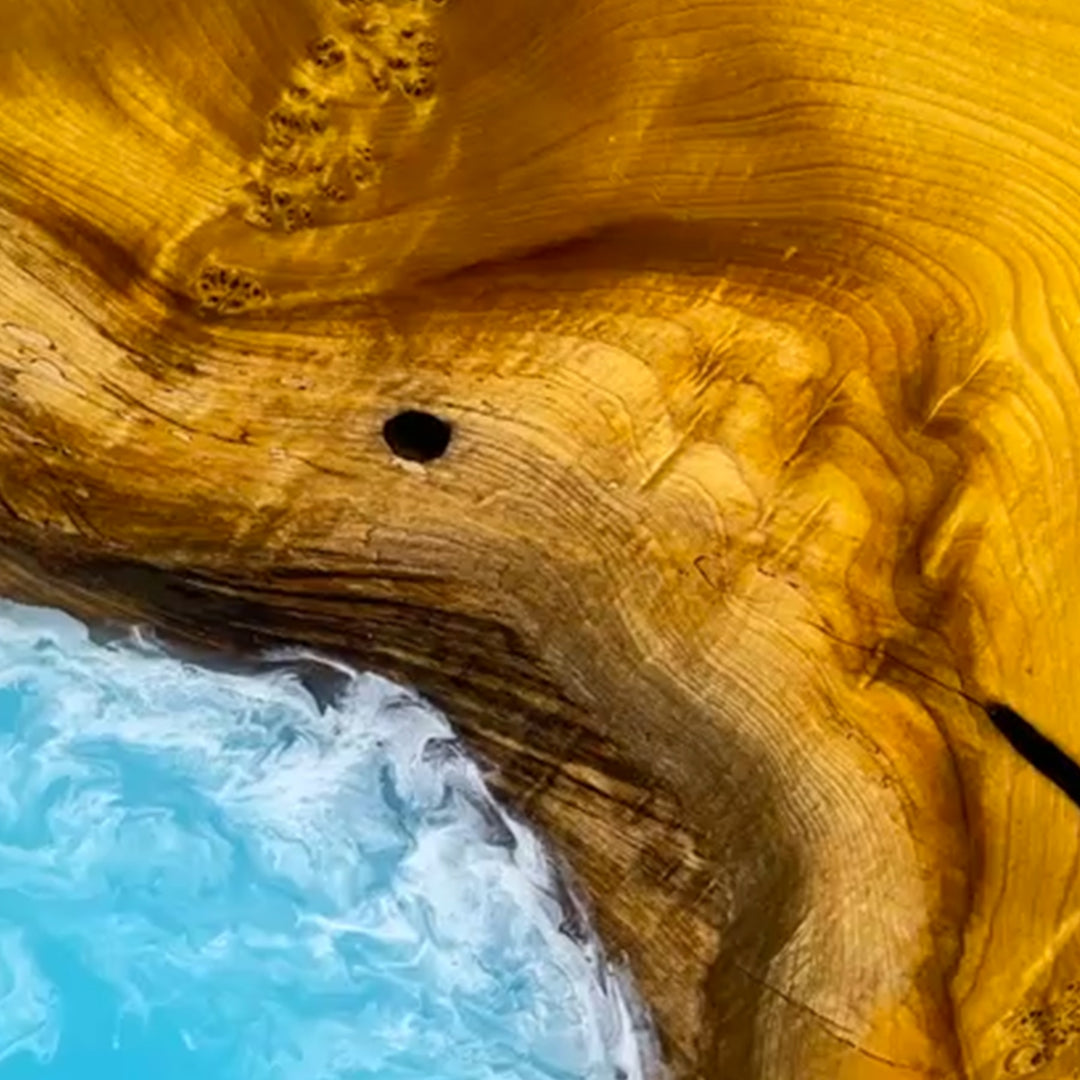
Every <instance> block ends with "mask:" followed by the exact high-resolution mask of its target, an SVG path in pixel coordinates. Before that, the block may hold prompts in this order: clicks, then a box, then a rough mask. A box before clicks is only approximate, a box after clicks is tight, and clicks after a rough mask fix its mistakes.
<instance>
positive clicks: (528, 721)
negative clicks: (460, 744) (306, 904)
mask: <svg viewBox="0 0 1080 1080" xmlns="http://www.w3.org/2000/svg"><path fill="white" fill-rule="evenodd" d="M0 102H2V105H3V108H2V109H0V539H2V541H3V544H2V547H0V591H3V592H5V593H8V594H11V595H18V596H20V597H23V598H27V599H33V600H37V601H46V602H51V603H56V604H60V605H61V606H64V607H66V608H68V609H69V610H72V611H74V612H76V613H78V614H81V615H84V616H93V617H96V618H103V617H108V618H120V619H129V618H137V619H140V620H149V621H151V622H152V623H154V624H155V625H158V626H160V627H162V628H164V629H165V630H167V631H168V632H169V633H170V634H171V635H173V636H174V638H175V639H176V640H177V641H184V642H187V643H188V644H189V645H194V646H197V647H198V648H200V649H203V648H205V647H207V646H210V647H213V648H229V649H232V650H234V651H236V652H237V654H239V653H250V652H251V651H253V650H256V649H258V648H259V647H261V646H262V645H265V644H267V643H272V642H275V641H282V640H288V641H302V642H307V643H310V644H313V645H316V646H318V647H321V648H324V649H329V650H333V651H337V652H341V653H343V654H345V655H347V656H349V657H350V658H352V659H354V660H356V661H357V662H359V663H362V664H364V665H369V666H374V667H376V668H378V669H379V670H381V671H385V672H387V673H390V674H392V675H395V676H397V677H399V678H402V679H406V680H408V681H410V682H412V683H414V684H416V685H417V686H419V687H420V688H421V689H423V690H424V691H425V692H427V693H429V694H430V695H432V696H433V697H434V698H435V700H437V701H438V702H439V703H440V704H442V705H444V706H445V707H446V708H447V709H448V710H449V711H450V712H451V715H452V716H453V717H454V719H455V720H456V721H457V722H458V724H459V726H460V727H461V729H462V730H463V732H464V733H465V734H466V736H467V737H468V738H469V739H470V741H471V742H472V745H473V746H474V747H475V748H476V749H477V750H478V752H480V753H481V754H482V755H483V756H484V758H485V759H486V760H487V761H489V762H490V763H492V765H493V767H494V768H495V770H496V775H497V783H498V784H499V786H500V788H501V790H502V791H503V792H504V793H505V794H506V795H507V796H508V797H509V798H510V799H511V800H512V801H513V802H514V804H515V805H517V806H518V807H519V808H521V809H522V810H523V811H524V812H526V813H527V814H528V815H529V816H530V817H531V818H532V819H533V820H534V821H536V822H538V823H540V824H541V825H542V826H543V827H544V828H545V829H546V830H547V831H548V832H549V833H550V834H551V835H552V836H553V837H554V839H555V840H556V841H557V843H558V844H559V846H560V848H561V850H562V851H563V852H564V854H565V856H566V858H567V859H568V860H569V862H570V863H571V865H572V867H573V869H574V871H575V872H576V874H577V876H578V878H579V879H580V880H581V881H582V882H583V884H584V885H585V887H586V888H587V890H588V892H589V894H590V896H591V898H592V902H593V904H594V907H595V909H596V911H597V915H598V919H599V922H600V926H601V928H602V931H603V933H604V935H605V937H606V939H607V941H608V942H609V944H610V945H611V947H612V949H613V951H615V952H616V953H619V954H621V955H625V956H626V958H627V959H628V962H629V964H630V966H631V968H632V970H633V972H634V974H635V976H636V978H637V981H638V984H639V986H640V987H641V989H642V991H643V993H644V995H645V997H646V998H647V1000H648V1002H649V1003H650V1005H651V1006H652V1008H653V1010H654V1014H655V1016H656V1019H657V1022H658V1025H659V1027H660V1030H661V1035H662V1038H663V1043H664V1048H665V1054H666V1057H667V1059H668V1062H669V1064H670V1066H671V1068H672V1070H673V1072H674V1074H675V1075H676V1076H679V1077H694V1078H702V1080H715V1078H721V1077H723V1078H734V1080H744V1078H745V1080H757V1078H761V1080H789V1078H790V1080H818V1078H821V1080H832V1078H840V1080H894V1078H895V1080H901V1078H906V1077H928V1078H929V1077H940V1078H943V1080H944V1078H949V1080H952V1078H957V1080H959V1078H966V1080H997V1078H1004V1077H1015V1076H1032V1077H1038V1078H1046V1080H1058V1078H1061V1080H1066V1078H1070V1077H1075V1076H1078V1075H1080V1039H1078V1038H1077V1035H1078V1033H1080V949H1078V939H1077V929H1078V927H1080V827H1078V826H1080V818H1078V814H1080V811H1078V809H1077V807H1076V806H1074V805H1073V804H1072V803H1070V802H1069V801H1068V799H1067V798H1066V797H1065V796H1064V795H1063V794H1062V793H1061V792H1060V791H1058V790H1057V789H1056V788H1055V787H1054V786H1052V785H1051V784H1050V783H1048V782H1047V781H1046V780H1045V779H1044V778H1043V777H1042V776H1040V775H1039V774H1038V773H1037V772H1036V771H1035V770H1034V769H1033V768H1032V767H1031V766H1030V765H1029V764H1028V763H1027V762H1026V761H1024V760H1023V759H1022V758H1021V757H1020V756H1019V755H1017V754H1016V753H1015V752H1014V751H1012V750H1011V749H1010V748H1009V746H1008V745H1007V744H1006V743H1005V741H1004V740H1003V739H1002V737H1001V736H1000V735H999V734H998V733H997V731H996V730H995V729H994V727H993V726H992V725H991V724H990V722H989V721H988V719H987V716H986V714H985V713H984V712H983V711H982V710H981V709H980V708H978V707H977V706H976V705H975V704H974V702H979V701H987V700H998V701H1003V702H1006V703H1008V704H1009V705H1011V706H1012V707H1014V708H1015V709H1017V710H1019V711H1020V712H1021V713H1023V714H1024V715H1025V716H1026V717H1027V718H1028V719H1030V720H1031V721H1032V722H1033V723H1034V724H1035V725H1036V726H1037V727H1038V728H1039V729H1040V730H1041V731H1042V732H1044V733H1045V734H1047V735H1048V736H1050V737H1052V738H1053V739H1055V740H1056V741H1057V742H1058V743H1059V744H1060V745H1061V746H1062V747H1063V748H1064V749H1065V750H1066V751H1068V752H1070V753H1072V754H1073V755H1074V756H1075V755H1078V754H1080V711H1078V706H1077V699H1078V696H1080V695H1078V690H1080V617H1078V616H1077V614H1076V612H1077V609H1078V602H1080V486H1078V483H1077V480H1078V477H1077V470H1078V460H1080V459H1078V447H1080V380H1078V377H1077V376H1078V371H1077V360H1078V350H1080V259H1078V255H1080V130H1078V123H1080V7H1077V6H1076V5H1075V3H1074V2H1073V0H995V2H991V0H858V2H856V0H799V2H797V3H796V2H792V0H753V2H736V0H715V2H709V3H696V2H690V0H663V2H660V0H546V2H543V3H541V2H540V0H508V2H506V3H502V4H492V3H481V2H480V0H446V2H445V3H441V4H439V3H435V2H433V0H402V2H399V3H381V2H365V0H272V2H265V0H264V2H261V3H255V2H253V0H230V2H225V0H169V2H168V3H165V2H164V0H93V2H89V0H82V2H72V0H35V3H33V4H25V3H23V2H22V0H0ZM406 407H417V408H424V409H429V410H430V411H432V412H435V413H437V414H438V415H440V416H443V417H445V418H446V419H448V420H449V421H451V422H452V423H453V425H454V437H453V441H452V443H451V446H450V449H449V452H448V453H447V454H446V456H445V457H442V458H440V459H439V460H437V461H433V462H431V463H429V464H427V465H420V464H408V465H406V464H403V463H402V462H400V461H397V460H395V459H394V458H393V457H392V455H391V454H390V453H389V451H388V450H387V447H386V445H385V444H384V442H383V439H382V436H381V428H382V424H383V422H384V421H385V420H386V419H387V417H389V416H391V415H392V414H394V413H395V412H396V411H397V410H399V409H401V408H406ZM957 691H962V692H963V693H964V694H967V695H969V696H970V697H969V698H965V697H964V696H962V694H961V693H959V692H957ZM972 699H973V700H972Z"/></svg>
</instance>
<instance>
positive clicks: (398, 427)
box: [383, 409, 453, 461]
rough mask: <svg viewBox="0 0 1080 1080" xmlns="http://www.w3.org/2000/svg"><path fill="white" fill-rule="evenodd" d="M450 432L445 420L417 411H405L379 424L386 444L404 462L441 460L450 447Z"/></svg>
mask: <svg viewBox="0 0 1080 1080" xmlns="http://www.w3.org/2000/svg"><path fill="white" fill-rule="evenodd" d="M452 431H453V429H452V427H451V425H450V423H449V421H447V420H443V419H442V418H441V417H438V416H435V415H433V414H432V413H429V412H422V411H421V410H419V409H406V410H405V411H404V412H399V413H398V414H397V415H396V416H392V417H390V419H389V420H387V421H386V423H385V424H383V438H384V439H385V440H386V445H387V446H389V447H390V449H391V451H392V452H393V453H394V454H395V456H397V457H399V458H404V459H405V460H406V461H434V460H435V459H436V458H441V457H442V456H443V454H445V453H446V450H447V447H449V445H450V436H451V434H452Z"/></svg>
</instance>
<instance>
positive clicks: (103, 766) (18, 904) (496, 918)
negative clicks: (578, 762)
mask: <svg viewBox="0 0 1080 1080" xmlns="http://www.w3.org/2000/svg"><path fill="white" fill-rule="evenodd" d="M553 886H554V882H553V878H552V874H551V871H550V869H549V864H548V861H547V859H546V857H545V854H544V852H543V851H542V850H541V848H540V846H539V843H538V841H537V839H536V838H535V837H534V836H533V835H531V834H530V832H529V831H528V830H527V829H525V828H523V827H522V826H521V825H520V824H518V823H516V822H515V821H513V820H512V819H510V818H508V817H507V816H506V815H505V814H503V813H502V812H501V811H500V810H499V809H498V808H497V807H496V806H495V804H494V803H493V802H492V800H491V797H490V796H489V795H488V793H487V792H486V791H485V789H484V787H483V784H482V782H481V780H480V778H479V775H478V772H477V770H476V768H475V766H474V765H473V764H472V763H471V762H470V761H469V760H468V759H467V758H465V757H464V756H463V755H462V753H461V752H460V749H459V748H458V745H457V743H456V742H455V741H454V740H453V737H452V734H451V732H450V730H449V729H448V727H447V725H446V723H445V721H444V720H443V719H442V718H441V717H440V716H439V715H438V714H436V713H434V712H433V711H432V710H431V709H430V708H428V707H427V706H426V705H425V704H424V703H423V702H422V701H421V700H419V699H418V698H416V697H415V696H413V695H411V694H410V693H408V692H406V691H404V690H402V689H401V688H399V687H396V686H394V685H392V684H390V683H388V682H385V681H383V680H380V679H377V678H374V677H371V676H366V675H353V674H351V673H350V676H349V678H348V680H347V689H346V690H345V692H344V694H343V695H342V696H341V697H340V699H339V700H338V702H337V704H336V705H334V706H330V707H327V708H326V709H325V710H322V711H321V710H320V708H319V707H318V705H317V704H316V702H315V701H314V699H313V698H312V697H311V696H310V695H309V694H308V692H307V691H306V690H305V689H304V688H303V687H302V686H301V685H300V683H299V682H298V681H297V680H296V678H295V677H294V676H293V675H291V674H289V673H288V671H286V670H281V671H278V672H276V673H274V674H271V675H263V676H257V677H256V676H239V675H227V674H219V673H214V672H209V671H206V670H204V669H201V668H198V667H193V666H190V665H187V664H184V663H181V662H179V661H178V660H176V659H172V658H169V657H167V656H165V655H163V654H162V653H161V652H160V651H159V650H156V649H154V648H152V647H148V646H142V647H136V646H135V645H132V644H127V645H122V646H121V645H113V646H107V647H105V646H99V645H95V644H93V643H92V642H91V641H90V640H89V638H88V636H87V633H86V631H85V629H84V628H83V627H82V626H81V625H80V624H78V623H76V622H74V621H72V620H70V619H68V618H67V617H65V616H62V615H59V614H57V613H54V612H49V611H42V610H39V609H29V608H24V607H19V606H16V605H14V604H8V603H2V604H0V1078H2V1080H46V1078H48V1080H59V1078H62V1080H148V1078H153V1080H174V1078H175V1080H180V1078H183V1080H192V1078H195V1077H197V1078H199V1080H376V1078H377V1080H487V1078H491V1080H495V1078H498V1080H540V1078H563V1080H578V1078H582V1080H584V1078H587V1080H615V1078H627V1080H632V1078H638V1077H642V1076H644V1075H645V1069H644V1065H643V1062H642V1055H643V1050H642V1047H643V1046H644V1045H645V1040H644V1039H643V1038H641V1037H640V1032H639V1031H637V1030H636V1028H635V1023H634V1021H633V1019H632V1009H631V1008H630V1006H629V1004H628V1001H627V998H626V996H625V994H624V988H623V985H622V983H621V982H620V980H619V979H617V978H615V977H613V975H612V973H611V971H610V970H609V968H608V967H607V965H606V963H605V961H604V960H603V958H602V956H601V955H600V953H599V949H598V947H597V946H596V945H595V943H586V944H585V945H582V944H581V943H579V942H576V941H575V940H573V939H572V938H571V937H569V936H567V935H566V934H565V933H563V932H562V931H560V929H559V926H560V922H561V920H562V917H563V912H562V910H561V909H560V905H559V903H558V901H557V900H556V898H555V897H556V892H557V890H556V889H555V888H554V887H553Z"/></svg>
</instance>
